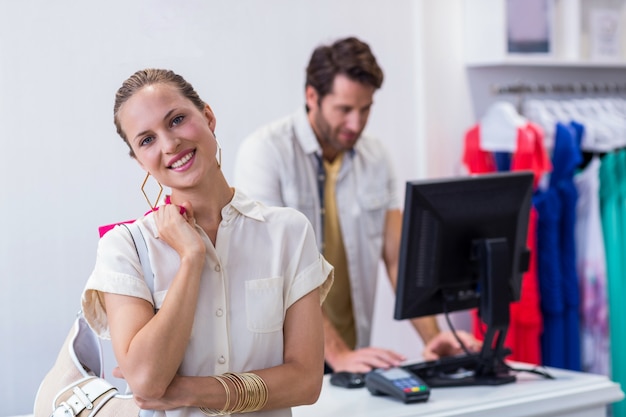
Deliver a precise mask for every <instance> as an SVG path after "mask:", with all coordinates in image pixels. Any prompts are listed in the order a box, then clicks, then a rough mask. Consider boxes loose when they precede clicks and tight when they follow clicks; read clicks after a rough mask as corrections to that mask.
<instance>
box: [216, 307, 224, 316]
mask: <svg viewBox="0 0 626 417" xmlns="http://www.w3.org/2000/svg"><path fill="white" fill-rule="evenodd" d="M215 315H216V316H217V317H222V316H223V315H224V310H222V309H221V308H218V309H217V310H215Z"/></svg>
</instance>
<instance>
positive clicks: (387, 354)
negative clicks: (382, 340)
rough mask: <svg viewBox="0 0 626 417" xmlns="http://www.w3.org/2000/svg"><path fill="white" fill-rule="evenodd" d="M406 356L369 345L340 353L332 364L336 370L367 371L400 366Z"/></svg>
mask: <svg viewBox="0 0 626 417" xmlns="http://www.w3.org/2000/svg"><path fill="white" fill-rule="evenodd" d="M405 360H406V358H405V357H404V356H402V355H400V354H399V353H397V352H394V351H392V350H388V349H380V348H375V347H367V348H363V349H357V350H348V351H345V352H342V353H340V354H338V355H337V356H336V358H335V360H334V361H333V363H331V364H330V366H332V368H333V370H334V371H335V372H339V371H348V372H360V373H366V372H369V371H371V370H372V369H373V368H385V369H386V368H390V367H393V366H399V365H400V364H401V363H402V362H403V361H405Z"/></svg>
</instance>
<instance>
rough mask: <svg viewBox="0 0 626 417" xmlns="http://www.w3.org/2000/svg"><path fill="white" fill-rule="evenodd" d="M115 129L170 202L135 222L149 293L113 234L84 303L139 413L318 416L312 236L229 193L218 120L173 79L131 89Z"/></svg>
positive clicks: (284, 214) (318, 318)
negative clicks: (293, 410) (302, 409)
mask: <svg viewBox="0 0 626 417" xmlns="http://www.w3.org/2000/svg"><path fill="white" fill-rule="evenodd" d="M114 121H115V125H116V127H117V131H118V133H119V134H120V136H121V137H122V138H123V139H124V141H125V142H126V143H127V145H128V147H129V149H130V154H131V156H132V157H133V158H134V159H135V160H136V161H137V163H138V164H139V165H140V166H141V167H142V168H143V169H144V170H145V171H146V172H147V173H149V174H150V175H152V176H153V177H154V178H155V179H156V180H157V181H159V182H160V183H161V184H163V185H165V186H167V187H169V188H170V189H171V190H172V191H171V195H170V196H168V197H167V202H168V204H163V205H161V206H159V207H158V210H153V211H151V212H150V213H148V214H147V215H146V216H144V217H142V218H140V219H138V220H137V221H136V223H137V224H138V226H139V228H140V229H141V231H142V233H143V235H144V236H145V238H146V243H147V246H148V250H149V254H150V259H151V262H150V263H151V265H152V267H153V271H154V293H153V294H150V290H148V286H147V284H146V282H145V280H144V277H143V273H142V272H141V271H142V269H141V267H140V264H139V260H138V258H137V253H136V251H135V248H134V245H133V241H132V238H131V236H130V235H129V234H128V231H127V230H126V229H125V228H123V227H115V228H113V229H112V230H110V231H109V232H107V234H106V235H105V236H103V238H102V239H101V240H100V242H99V246H98V255H97V259H96V265H95V268H94V270H93V272H92V274H91V276H90V278H89V280H88V282H87V284H86V288H85V291H84V293H83V298H82V306H83V311H84V313H85V316H86V318H87V320H88V321H89V324H90V326H91V327H92V328H93V329H94V330H95V331H96V332H97V333H98V334H99V335H101V336H102V337H110V338H111V340H112V345H113V350H114V353H115V357H116V359H117V362H118V364H119V368H118V369H117V370H116V374H117V375H118V376H122V377H123V378H124V379H126V381H127V382H128V384H129V386H130V388H131V389H132V391H133V393H134V398H135V401H136V402H137V403H138V405H139V406H140V407H141V408H143V409H151V410H157V416H158V415H166V416H168V417H169V416H177V417H178V416H180V417H182V416H199V415H202V413H204V414H207V415H221V414H227V413H233V412H234V413H237V412H258V413H260V415H263V416H288V415H290V410H289V408H290V407H291V406H296V405H301V404H311V403H313V402H314V401H315V400H316V399H317V397H318V395H319V392H320V389H321V383H322V370H323V337H322V315H321V308H320V304H321V301H322V300H323V299H324V297H325V296H326V293H327V291H328V288H329V287H330V285H331V284H332V277H333V272H332V266H330V265H329V264H328V263H327V262H326V261H325V259H324V258H323V257H322V256H320V255H319V253H318V251H317V246H316V243H315V237H314V235H313V232H312V229H311V226H310V224H309V222H308V221H307V220H306V218H305V217H304V216H303V215H302V214H300V213H299V212H297V211H296V210H293V209H288V208H269V207H265V206H263V205H261V204H259V203H257V202H255V201H253V200H251V199H249V198H247V197H246V196H245V195H244V194H243V193H241V192H240V191H238V190H236V189H234V188H231V187H230V186H229V184H228V183H227V182H226V180H225V178H224V175H223V174H222V171H221V169H220V163H219V161H218V159H217V158H216V155H217V154H219V145H218V143H217V140H216V138H215V133H214V131H215V126H216V119H215V115H214V114H213V111H212V110H211V107H210V106H209V105H208V104H206V103H205V102H204V101H202V100H201V99H200V97H199V96H198V94H197V93H196V92H195V90H194V89H193V87H192V86H191V85H190V84H189V83H188V82H186V81H185V80H184V79H183V78H182V77H181V76H179V75H177V74H175V73H173V72H172V71H169V70H161V69H146V70H141V71H138V72H136V73H135V74H133V75H132V76H131V77H130V78H129V79H128V80H126V81H125V82H124V83H123V85H122V87H121V88H120V89H119V90H118V92H117V95H116V100H115V106H114ZM181 208H184V210H181ZM181 213H182V214H181ZM268 260H272V261H271V262H268ZM294 260H295V261H294ZM152 295H154V300H156V301H154V304H153V301H152V299H153V297H152ZM157 310H158V314H156V313H155V311H157ZM302 375H307V378H302ZM268 410H273V411H268Z"/></svg>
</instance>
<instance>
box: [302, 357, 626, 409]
mask: <svg viewBox="0 0 626 417" xmlns="http://www.w3.org/2000/svg"><path fill="white" fill-rule="evenodd" d="M515 367H517V368H524V367H528V366H526V365H524V364H515ZM545 369H546V370H547V371H548V372H549V373H550V374H551V375H552V376H554V378H555V379H546V378H543V377H541V376H538V375H534V374H531V373H528V372H520V373H517V380H516V381H515V382H513V383H509V384H504V385H499V386H471V387H454V388H449V387H446V388H431V394H430V398H429V399H428V401H426V402H420V403H412V404H405V403H403V402H401V401H399V400H396V399H394V398H392V397H387V396H373V395H371V394H370V392H369V391H368V389H367V388H353V389H346V388H340V387H335V386H333V385H331V384H330V381H329V379H330V378H329V375H326V376H325V377H324V385H323V388H322V393H321V395H320V398H319V400H318V401H317V403H315V404H313V405H309V406H300V407H294V408H293V416H294V417H322V416H324V417H326V416H341V417H375V416H376V417H378V416H380V417H412V416H420V417H435V416H436V417H444V416H445V417H447V416H464V417H473V416H475V417H490V416H493V417H503V416H506V417H516V416H519V417H522V416H568V417H596V416H607V415H609V413H608V407H607V406H608V405H609V404H611V403H614V402H618V401H621V400H622V399H623V398H624V393H623V392H622V390H621V388H620V385H619V384H617V383H615V382H613V381H611V380H610V379H608V378H607V377H605V376H602V375H595V374H588V373H581V372H573V371H567V370H562V369H555V368H545ZM616 417H617V416H616Z"/></svg>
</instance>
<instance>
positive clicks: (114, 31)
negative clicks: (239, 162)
mask: <svg viewBox="0 0 626 417" xmlns="http://www.w3.org/2000/svg"><path fill="white" fill-rule="evenodd" d="M448 1H449V2H450V4H451V5H452V6H451V7H452V8H453V9H454V8H456V7H457V6H456V5H457V4H458V1H457V0H454V1H450V0H448ZM428 3H429V4H435V3H441V2H439V1H434V0H430V1H428ZM0 6H1V9H0V126H1V128H0V132H1V133H0V155H1V157H2V163H0V195H1V197H0V198H1V202H2V203H1V205H0V231H1V233H0V387H2V388H1V389H0V416H6V415H13V414H25V413H30V412H31V411H32V402H33V399H34V396H35V391H36V389H37V386H38V383H39V381H40V380H41V379H42V377H43V375H44V373H45V372H46V371H47V369H48V368H49V367H50V366H51V364H52V362H53V360H54V358H55V356H56V354H57V352H58V349H59V348H60V346H61V343H62V341H63V339H64V337H65V335H66V332H67V331H68V329H69V326H70V324H71V322H72V320H73V316H74V314H75V312H76V311H77V310H78V308H79V297H80V294H81V291H82V288H83V285H84V282H85V280H86V278H87V277H88V275H89V273H90V271H91V268H92V267H93V263H94V259H95V249H96V245H97V240H98V235H97V227H98V226H99V225H102V224H106V223H111V222H115V221H121V220H126V219H131V218H135V217H138V216H140V215H141V214H143V213H144V212H145V211H146V203H145V201H144V199H143V196H142V195H141V193H140V191H139V186H140V184H141V181H142V178H143V173H142V172H141V170H140V169H139V168H138V167H137V166H136V164H135V163H134V162H133V161H132V160H130V159H129V158H128V156H127V150H126V148H125V145H124V144H123V142H122V140H121V139H119V138H118V137H117V136H116V133H115V130H114V127H113V123H112V104H113V96H114V92H115V91H116V89H117V87H118V86H119V85H120V83H121V82H122V81H123V80H124V79H125V78H126V77H127V76H128V75H130V74H131V73H132V72H134V71H135V70H137V69H140V68H143V67H151V66H156V67H169V68H171V69H174V70H175V71H177V72H180V73H181V74H183V75H184V76H185V77H186V78H187V79H188V80H189V81H190V82H192V84H194V86H195V87H196V89H197V90H198V91H199V93H200V95H201V96H202V97H203V98H204V99H205V100H206V101H208V102H209V103H210V104H211V105H212V107H213V109H214V111H215V113H216V115H217V118H218V127H217V134H218V137H219V139H220V142H221V144H222V147H223V169H224V171H225V173H226V176H227V178H229V177H231V173H232V164H233V161H234V155H235V152H236V149H237V146H238V143H239V141H240V140H241V139H242V138H243V137H244V136H245V135H246V134H248V133H249V132H250V131H252V130H253V129H254V128H256V127H257V126H259V125H260V124H262V123H265V122H268V121H270V120H272V119H274V118H276V117H278V116H281V115H283V114H285V113H287V112H291V111H292V110H294V109H295V108H296V106H299V105H302V103H303V95H302V92H303V84H304V68H305V65H306V61H307V58H308V56H309V54H310V52H311V51H312V49H313V48H314V47H315V46H317V45H318V44H319V43H321V42H327V41H332V40H334V39H335V38H338V37H342V36H345V35H357V36H359V37H361V38H363V39H364V40H366V41H368V42H369V43H370V45H371V46H372V48H373V50H374V52H375V54H376V55H377V57H378V59H379V61H380V62H381V65H382V66H383V69H384V70H385V75H386V80H385V83H384V85H383V88H382V90H381V91H380V92H378V93H377V95H376V104H375V108H374V112H373V114H372V117H371V122H370V124H369V129H368V130H369V131H370V132H371V133H374V134H376V135H378V136H381V137H382V138H383V139H384V141H385V142H386V143H387V144H388V146H389V149H390V151H391V154H392V157H393V158H394V161H395V163H396V164H397V173H398V177H399V186H402V184H403V182H404V181H405V180H406V179H413V178H416V177H418V176H423V175H424V173H427V172H428V169H427V167H426V165H425V164H424V163H423V160H425V159H426V155H424V154H423V153H418V152H419V151H420V150H423V149H425V148H426V146H425V145H424V144H423V143H420V142H419V141H418V137H419V134H420V130H419V126H420V122H421V120H420V114H421V111H422V109H421V107H420V103H421V102H423V101H424V100H425V99H424V97H421V98H420V94H421V91H420V86H421V85H422V84H421V83H420V82H419V71H420V70H421V69H420V68H419V65H418V63H419V55H418V53H419V51H420V42H421V41H419V39H420V37H421V36H423V35H422V34H420V33H418V29H420V26H421V25H422V23H424V22H423V21H421V20H420V19H418V17H419V16H420V7H421V2H420V1H411V0H395V1H393V2H389V1H387V0H367V1H364V0H342V1H336V0H316V1H314V2H313V1H306V2H305V1H290V0H264V1H255V0H238V1H228V2H227V1H217V0H186V1H180V2H172V1H164V0H151V1H149V0H136V1H125V0H109V1H106V2H98V3H94V2H84V1H80V0H64V1H56V2H49V1H46V0H21V1H3V2H2V4H1V5H0ZM439 7H443V6H432V8H433V9H434V11H435V12H437V13H441V10H438V9H439ZM426 21H427V19H426ZM430 25H434V23H430V24H429V25H428V26H426V27H430ZM449 27H450V25H446V26H445V28H449ZM441 30H444V29H441ZM441 30H440V31H439V34H440V35H441V34H443V33H444V32H441ZM440 35H439V36H440ZM437 42H438V44H433V45H432V48H435V49H437V48H439V46H437V45H439V44H440V43H441V42H444V43H445V42H448V41H447V40H445V39H444V38H443V37H441V36H440V37H438V39H437ZM452 42H453V43H454V42H456V40H452ZM442 47H443V48H444V49H445V48H448V47H447V46H445V45H442ZM452 48H453V50H454V47H452ZM428 73H429V74H431V75H432V76H433V80H430V82H433V81H435V82H436V81H437V78H438V75H437V73H436V72H435V71H433V69H432V67H431V69H428ZM443 75H444V76H447V74H446V73H443ZM433 88H436V87H433ZM456 110H457V109H454V111H456ZM434 116H435V115H433V117H434ZM433 123H435V121H434V120H429V121H428V123H426V124H425V126H426V129H427V132H428V135H431V134H433V136H431V137H429V139H437V140H444V139H445V138H444V136H445V135H447V134H449V132H448V131H447V130H445V129H444V130H442V131H441V132H438V131H437V128H438V127H440V126H435V125H434V124H433ZM435 133H436V136H435V135H434V134H435ZM442 146H443V145H442ZM443 149H445V148H440V150H443ZM442 152H443V151H442ZM444 154H445V152H443V153H442V154H441V155H438V156H437V160H438V161H439V160H443V159H445V158H446V157H445V155H444ZM439 169H440V168H438V170H439ZM441 169H443V168H441ZM108 365H109V366H110V365H111V362H110V361H109V363H108Z"/></svg>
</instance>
